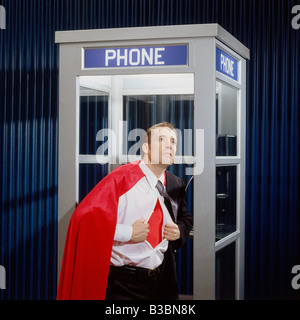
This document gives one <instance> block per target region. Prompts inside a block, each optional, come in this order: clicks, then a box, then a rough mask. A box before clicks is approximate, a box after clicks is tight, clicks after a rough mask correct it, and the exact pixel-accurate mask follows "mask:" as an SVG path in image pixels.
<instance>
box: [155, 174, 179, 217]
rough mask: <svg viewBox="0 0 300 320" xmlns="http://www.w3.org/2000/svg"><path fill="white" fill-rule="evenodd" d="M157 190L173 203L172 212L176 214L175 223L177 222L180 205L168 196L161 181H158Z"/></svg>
mask: <svg viewBox="0 0 300 320" xmlns="http://www.w3.org/2000/svg"><path fill="white" fill-rule="evenodd" d="M156 188H157V190H158V192H159V193H160V195H161V196H163V197H164V198H166V199H168V200H169V201H170V203H171V206H172V211H173V214H174V219H175V222H176V221H177V211H178V205H177V203H176V202H175V201H174V200H173V199H172V198H171V197H170V196H169V195H168V193H167V191H166V190H165V188H164V186H163V184H162V183H161V181H160V180H158V181H157V184H156Z"/></svg>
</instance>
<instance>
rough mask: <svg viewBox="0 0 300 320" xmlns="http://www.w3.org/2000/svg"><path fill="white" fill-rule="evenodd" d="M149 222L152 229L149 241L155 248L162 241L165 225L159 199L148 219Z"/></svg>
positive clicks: (148, 237)
mask: <svg viewBox="0 0 300 320" xmlns="http://www.w3.org/2000/svg"><path fill="white" fill-rule="evenodd" d="M148 224H149V229H150V231H149V233H148V236H147V241H148V242H149V243H150V244H151V246H152V248H155V247H156V246H157V245H158V244H160V243H161V241H162V225H163V212H162V208H161V206H160V203H159V200H158V199H157V202H156V206H155V208H154V210H153V212H152V215H151V217H150V219H149V220H148Z"/></svg>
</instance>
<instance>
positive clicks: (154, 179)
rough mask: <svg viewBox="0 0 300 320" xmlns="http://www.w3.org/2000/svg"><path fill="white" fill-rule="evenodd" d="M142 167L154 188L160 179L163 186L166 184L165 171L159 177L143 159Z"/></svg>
mask: <svg viewBox="0 0 300 320" xmlns="http://www.w3.org/2000/svg"><path fill="white" fill-rule="evenodd" d="M140 168H141V170H142V171H143V172H144V174H145V176H146V178H147V180H148V182H149V184H150V186H151V188H152V189H155V187H156V184H157V181H158V180H160V181H161V183H162V184H163V186H164V185H165V174H164V173H163V174H162V175H161V176H160V177H159V179H157V177H156V175H155V174H154V173H153V172H152V171H151V170H150V169H149V168H148V167H147V165H146V163H145V162H144V160H142V161H141V162H140Z"/></svg>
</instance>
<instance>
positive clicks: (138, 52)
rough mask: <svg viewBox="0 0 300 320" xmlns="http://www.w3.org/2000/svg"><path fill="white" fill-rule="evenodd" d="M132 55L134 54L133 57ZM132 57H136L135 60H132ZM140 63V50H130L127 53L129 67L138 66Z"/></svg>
mask: <svg viewBox="0 0 300 320" xmlns="http://www.w3.org/2000/svg"><path fill="white" fill-rule="evenodd" d="M134 53H135V55H133V54H134ZM133 56H136V58H135V59H134V58H133ZM134 60H135V61H134ZM140 61H141V58H140V50H139V49H131V50H130V51H129V64H130V65H131V66H138V65H139V64H140Z"/></svg>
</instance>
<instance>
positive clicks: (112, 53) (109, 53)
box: [105, 50, 116, 67]
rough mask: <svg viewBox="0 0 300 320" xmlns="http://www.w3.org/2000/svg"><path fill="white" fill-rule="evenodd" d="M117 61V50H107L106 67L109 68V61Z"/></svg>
mask: <svg viewBox="0 0 300 320" xmlns="http://www.w3.org/2000/svg"><path fill="white" fill-rule="evenodd" d="M114 59H116V51H115V50H105V67H108V60H114Z"/></svg>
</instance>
